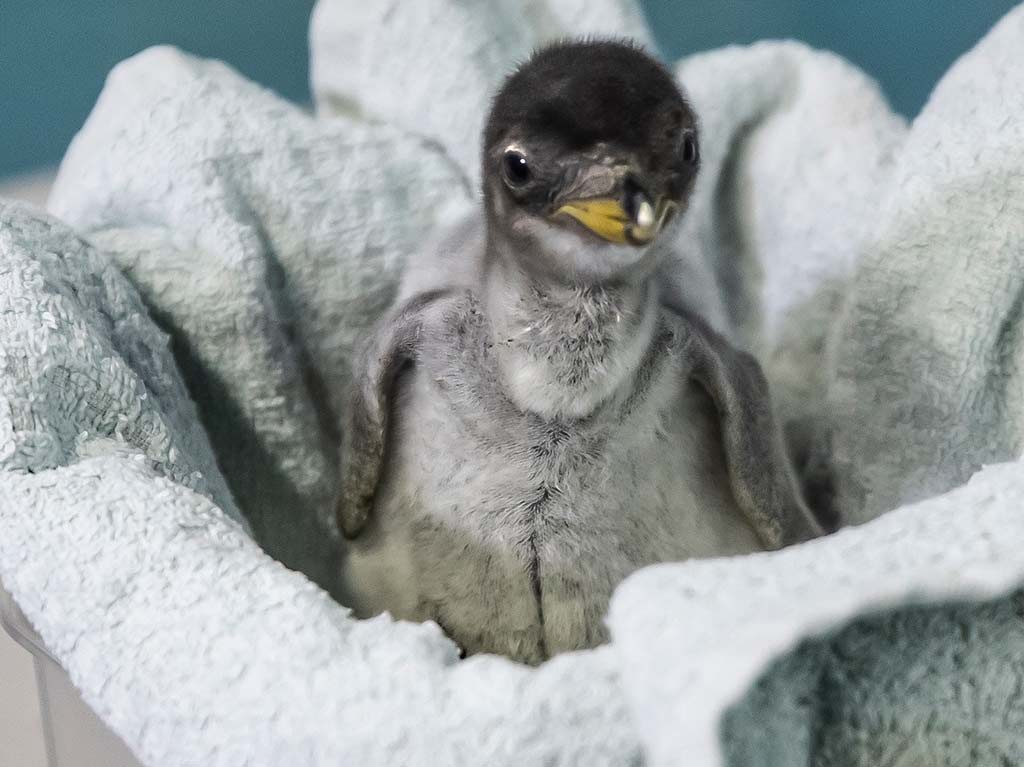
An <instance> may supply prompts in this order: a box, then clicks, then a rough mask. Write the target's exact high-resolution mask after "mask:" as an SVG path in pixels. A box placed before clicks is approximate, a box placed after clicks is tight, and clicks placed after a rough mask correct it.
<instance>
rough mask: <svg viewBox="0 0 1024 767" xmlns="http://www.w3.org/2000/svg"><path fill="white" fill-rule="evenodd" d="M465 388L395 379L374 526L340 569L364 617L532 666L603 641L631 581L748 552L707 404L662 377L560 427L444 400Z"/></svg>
mask: <svg viewBox="0 0 1024 767" xmlns="http://www.w3.org/2000/svg"><path fill="white" fill-rule="evenodd" d="M471 375H472V374H471V373H470V372H467V373H466V374H465V375H464V376H458V377H456V376H440V377H439V376H436V375H432V374H431V373H430V371H429V370H425V369H415V370H413V371H410V373H408V374H407V375H406V376H405V377H404V378H403V379H402V380H401V381H400V382H399V387H398V391H397V397H396V400H395V414H394V417H393V424H394V433H393V435H392V437H391V439H390V440H389V443H390V445H391V446H392V447H393V449H392V450H391V453H390V455H389V456H388V459H387V470H386V471H387V474H386V476H385V478H384V481H383V483H382V486H381V488H380V492H379V494H378V500H377V508H376V509H375V515H374V522H373V528H372V529H371V530H369V531H368V534H367V535H366V536H364V540H361V541H359V542H357V545H356V546H355V548H354V549H353V552H352V554H351V556H350V558H349V573H350V576H351V581H352V585H353V587H354V590H355V591H356V592H357V594H361V595H362V596H363V603H364V605H365V607H366V609H365V610H364V612H378V611H380V610H382V609H387V610H390V611H391V612H392V613H393V614H395V615H396V616H398V617H405V618H410V619H433V620H436V621H437V622H438V623H440V624H441V625H442V626H443V627H444V628H445V629H446V630H447V631H448V633H449V634H450V635H452V636H453V638H454V639H455V640H456V641H457V642H458V643H459V644H460V645H461V646H462V647H464V648H465V649H466V650H468V651H470V652H475V651H488V652H501V653H504V654H507V655H510V656H512V657H514V658H517V659H520V660H525V661H528V662H536V661H539V660H542V659H543V658H545V657H548V656H549V655H551V654H553V653H555V652H559V651H563V650H571V649H578V648H584V647H590V646H593V645H595V644H598V643H600V642H601V641H604V640H605V639H606V636H605V631H606V630H605V627H604V624H603V615H604V613H605V611H606V608H607V603H608V599H609V597H610V595H611V593H612V591H613V590H614V588H615V586H616V585H617V584H618V583H619V582H620V581H621V580H622V578H624V577H625V576H626V575H628V574H629V573H631V572H633V571H634V570H636V569H637V568H639V567H642V566H644V565H648V564H652V563H655V562H663V561H675V560H682V559H687V558H690V557H693V556H707V555H710V554H722V553H735V552H739V551H751V550H756V549H757V543H756V538H755V537H754V536H753V534H752V532H751V531H750V530H749V528H747V527H746V525H745V523H744V522H743V521H742V519H740V518H739V515H738V512H737V511H736V509H735V504H734V502H733V501H732V497H731V493H730V491H729V489H728V487H729V485H728V478H727V475H726V473H725V469H724V461H723V460H722V453H721V448H720V445H719V441H718V436H717V428H718V427H717V421H716V419H715V418H714V417H713V411H712V409H711V407H710V402H709V401H708V399H707V398H706V396H704V395H703V392H701V391H699V390H696V389H693V390H690V389H689V388H687V387H680V386H679V385H677V384H676V383H675V379H673V378H672V377H671V372H670V371H668V370H666V371H665V373H664V380H660V381H657V382H656V383H655V385H652V386H651V387H650V389H649V394H648V396H647V398H646V399H645V401H644V402H642V403H640V404H639V405H634V406H633V407H632V408H631V409H630V410H629V412H628V413H627V412H620V411H618V410H615V409H611V410H609V412H607V413H603V414H597V415H595V416H594V417H593V418H590V419H586V420H585V421H570V422H559V421H544V420H542V419H539V418H537V417H536V416H533V415H530V414H524V413H522V412H521V411H518V410H517V409H516V408H514V407H511V406H510V404H509V403H508V402H507V400H504V399H503V398H501V397H500V396H498V395H497V394H495V396H494V397H493V398H487V397H481V396H479V394H480V392H479V389H477V390H475V391H474V393H473V394H472V396H470V395H469V393H467V392H465V391H460V390H458V388H457V387H455V388H453V385H452V384H451V381H453V380H467V379H471Z"/></svg>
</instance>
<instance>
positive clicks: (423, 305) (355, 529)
mask: <svg viewBox="0 0 1024 767" xmlns="http://www.w3.org/2000/svg"><path fill="white" fill-rule="evenodd" d="M447 292H448V291H440V290H439V291H431V292H425V293H420V294H418V295H415V296H412V297H411V298H410V299H408V300H407V301H405V302H404V303H402V304H400V305H399V306H398V307H396V308H395V309H393V310H391V311H390V312H388V314H386V315H385V316H384V317H383V318H382V319H381V321H380V322H379V323H378V324H377V327H376V328H375V329H374V331H373V333H372V334H371V335H370V337H369V338H368V339H367V341H366V343H365V344H364V346H363V347H362V350H361V351H360V353H358V354H357V355H356V358H355V361H354V364H353V371H352V372H353V375H352V389H351V392H350V396H349V398H348V407H347V409H346V412H345V417H344V419H343V423H342V440H341V494H340V497H339V499H338V504H337V508H336V512H335V513H336V515H337V521H338V527H339V528H340V530H341V533H342V535H344V536H345V537H346V538H348V539H352V538H355V537H357V536H358V535H359V534H360V533H361V532H362V530H363V528H364V527H365V526H366V523H367V521H368V520H369V518H370V515H371V513H372V512H373V504H374V498H375V495H376V493H377V486H378V484H379V483H380V478H381V474H382V469H383V463H384V460H385V456H386V455H387V444H386V441H387V436H388V420H389V417H390V409H391V406H392V403H391V400H392V393H393V390H394V386H395V382H396V381H397V379H398V375H399V373H401V372H402V370H404V369H405V368H406V367H407V366H409V365H412V364H414V363H415V361H416V356H417V350H418V347H419V342H420V338H421V335H422V333H423V330H424V323H425V320H426V318H427V313H428V310H429V309H430V308H431V307H432V305H435V304H436V302H437V301H438V299H440V298H441V297H442V296H444V295H445V294H446V293H447Z"/></svg>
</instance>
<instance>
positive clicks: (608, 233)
mask: <svg viewBox="0 0 1024 767" xmlns="http://www.w3.org/2000/svg"><path fill="white" fill-rule="evenodd" d="M674 206H675V203H674V202H672V201H671V200H667V199H665V198H664V197H662V198H661V199H659V200H658V202H657V205H656V206H655V205H652V204H651V202H650V201H649V200H647V199H643V200H639V201H637V202H636V203H635V204H634V205H631V206H630V207H631V208H633V213H632V215H630V213H629V212H628V211H627V210H626V208H625V207H624V205H623V204H622V202H621V201H619V200H617V199H615V198H612V197H592V198H589V199H582V200H570V201H569V202H566V203H564V204H563V205H561V206H560V207H559V208H558V209H557V210H556V211H555V213H554V216H555V217H558V216H570V217H572V218H574V219H576V220H577V221H579V222H580V223H581V224H583V226H585V227H587V229H589V230H590V231H591V232H593V233H594V234H596V235H597V236H598V237H600V238H602V239H604V240H607V241H608V242H614V243H616V244H619V245H625V244H629V245H635V246H638V247H639V246H642V245H647V244H649V243H650V242H651V241H652V240H653V239H654V238H655V237H656V236H657V234H658V232H660V231H661V227H662V226H663V225H664V224H665V222H666V221H667V220H668V216H669V212H670V208H672V207H674Z"/></svg>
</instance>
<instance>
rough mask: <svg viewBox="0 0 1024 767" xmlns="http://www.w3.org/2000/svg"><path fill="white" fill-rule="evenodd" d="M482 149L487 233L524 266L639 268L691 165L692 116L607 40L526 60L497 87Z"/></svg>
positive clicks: (670, 88)
mask: <svg viewBox="0 0 1024 767" xmlns="http://www.w3.org/2000/svg"><path fill="white" fill-rule="evenodd" d="M483 144H484V146H483V180H484V182H483V183H484V201H485V205H486V208H487V219H488V226H489V227H490V229H491V230H492V235H493V234H498V235H500V236H503V237H504V238H505V239H506V240H507V241H509V242H511V243H512V245H513V250H514V251H515V252H516V253H518V254H520V257H521V259H522V260H523V261H524V266H526V267H527V268H529V269H531V270H537V269H540V270H543V271H545V272H547V273H552V274H555V275H558V276H560V277H562V278H564V279H567V280H571V281H585V282H599V281H603V280H609V279H615V278H620V277H623V276H625V275H628V274H630V273H637V272H648V271H649V270H650V268H651V261H652V258H653V257H652V249H651V247H650V246H651V245H652V244H653V243H654V242H655V241H656V240H657V238H658V237H659V235H661V234H662V232H663V231H664V230H665V228H666V226H667V225H668V224H669V222H670V221H671V220H672V219H673V217H675V216H677V215H678V214H680V213H681V212H682V211H683V210H685V208H686V203H687V200H688V198H689V196H690V193H691V191H692V189H693V184H694V181H695V179H696V175H697V169H698V166H699V164H700V153H699V145H698V135H697V119H696V116H695V115H694V112H693V110H692V109H691V108H690V105H689V104H688V103H687V101H686V98H685V97H684V96H683V94H682V92H681V91H680V89H679V87H678V86H677V85H676V83H675V80H674V79H673V77H672V75H671V74H670V73H669V71H668V70H667V69H666V68H665V67H664V66H663V65H661V64H660V63H658V62H657V61H655V60H654V59H653V58H651V57H650V56H649V55H648V54H646V53H645V52H644V51H643V50H642V49H640V48H639V47H637V46H636V45H633V44H631V43H628V42H619V41H593V40H586V41H569V42H561V43H556V44H554V45H551V46H549V47H547V48H544V49H542V50H540V51H538V52H537V53H535V54H534V55H533V56H532V57H531V58H530V59H529V60H528V61H526V62H525V63H524V64H523V65H522V66H520V67H519V68H518V69H517V70H516V71H515V72H514V73H513V74H512V75H511V76H510V77H509V78H508V79H507V80H506V81H505V83H504V85H503V86H502V87H501V89H500V90H499V91H498V93H497V95H496V97H495V99H494V102H493V105H492V108H491V112H490V116H489V118H488V120H487V125H486V128H485V129H484V139H483Z"/></svg>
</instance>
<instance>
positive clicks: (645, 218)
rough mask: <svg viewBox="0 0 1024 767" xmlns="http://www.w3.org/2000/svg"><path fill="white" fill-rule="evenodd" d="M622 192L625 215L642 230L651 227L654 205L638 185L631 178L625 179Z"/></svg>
mask: <svg viewBox="0 0 1024 767" xmlns="http://www.w3.org/2000/svg"><path fill="white" fill-rule="evenodd" d="M622 191H623V196H624V198H625V199H624V200H623V202H622V207H623V209H625V211H626V215H628V216H629V217H630V219H632V220H633V222H634V223H636V225H637V226H639V227H641V228H642V229H647V228H648V227H650V226H653V225H654V205H653V204H652V203H651V198H650V197H648V196H647V193H646V192H645V191H644V190H643V189H642V188H641V187H640V185H639V184H638V183H636V181H634V180H633V179H632V178H627V179H626V182H625V183H624V184H623V189H622Z"/></svg>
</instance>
